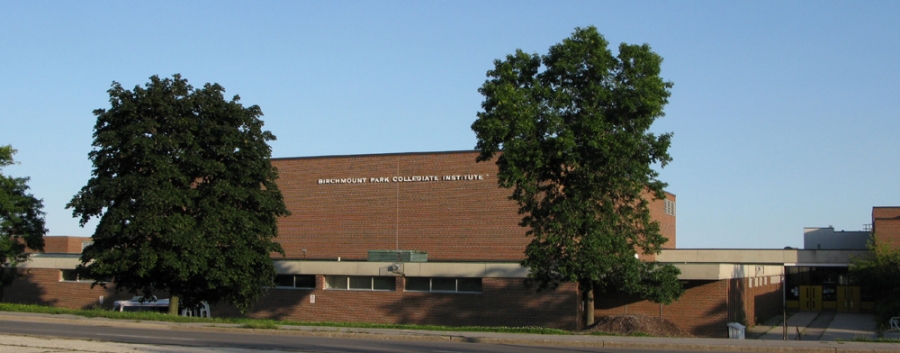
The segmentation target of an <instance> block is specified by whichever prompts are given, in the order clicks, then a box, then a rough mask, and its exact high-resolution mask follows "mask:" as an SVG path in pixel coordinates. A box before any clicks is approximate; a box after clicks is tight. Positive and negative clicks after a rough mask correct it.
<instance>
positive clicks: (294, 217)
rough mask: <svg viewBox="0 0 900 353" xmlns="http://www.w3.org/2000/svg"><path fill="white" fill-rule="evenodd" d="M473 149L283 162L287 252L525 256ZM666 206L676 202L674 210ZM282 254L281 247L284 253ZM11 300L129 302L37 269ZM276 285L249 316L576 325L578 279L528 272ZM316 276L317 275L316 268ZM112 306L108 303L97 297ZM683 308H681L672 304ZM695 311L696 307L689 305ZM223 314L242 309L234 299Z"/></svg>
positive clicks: (660, 210)
mask: <svg viewBox="0 0 900 353" xmlns="http://www.w3.org/2000/svg"><path fill="white" fill-rule="evenodd" d="M476 155H477V153H476V152H474V151H461V152H441V153H410V154H385V155H364V156H338V157H313V158H289V159H275V160H273V161H272V163H273V165H274V166H275V167H276V168H278V170H279V175H280V178H279V179H278V185H279V188H280V189H281V192H282V193H283V195H284V201H285V204H286V206H287V208H288V209H289V210H290V211H291V212H292V214H291V215H290V216H288V217H283V218H281V219H279V220H278V222H279V223H278V227H279V236H278V238H277V239H276V240H277V241H278V242H279V243H281V245H282V247H283V248H284V250H285V252H286V259H285V260H296V261H304V260H306V261H312V260H318V261H337V260H338V259H339V258H340V259H341V260H342V261H344V262H347V261H365V260H366V259H367V256H368V251H369V250H393V249H403V250H418V251H425V252H427V254H428V262H446V263H450V264H451V265H452V263H462V262H466V263H472V262H487V263H497V262H507V263H508V262H518V261H520V260H522V259H523V257H524V249H525V246H526V245H527V244H528V242H529V241H530V238H529V237H527V236H526V234H525V232H526V230H525V229H524V228H522V227H520V226H519V225H518V224H519V221H520V220H521V215H519V214H518V212H517V209H518V207H517V206H516V204H515V203H514V202H512V201H509V199H508V195H509V194H510V192H511V191H510V190H508V189H504V188H500V187H499V186H498V185H497V179H496V172H497V166H496V165H495V164H494V163H493V162H484V163H476V162H475V157H476ZM666 196H667V200H668V201H669V204H668V205H667V203H666V202H665V201H663V200H655V201H651V203H650V211H651V216H652V217H653V218H654V219H655V220H657V221H658V222H659V223H660V228H661V231H662V234H663V235H664V236H665V237H667V238H668V239H669V242H668V243H667V244H666V245H665V248H674V247H675V236H676V234H675V214H674V202H675V195H672V194H666ZM667 206H668V209H667ZM46 239H47V242H46V243H47V246H46V249H45V252H46V253H48V254H50V253H80V251H81V246H82V242H83V241H86V240H89V239H86V238H70V237H47V238H46ZM278 258H279V260H281V257H280V255H278ZM28 271H29V272H28V273H27V275H26V276H25V277H24V278H23V279H21V280H18V281H16V283H15V284H14V285H13V286H12V287H10V288H8V289H7V291H6V292H7V293H6V295H5V296H4V297H3V298H2V300H3V301H7V302H17V303H35V304H46V305H53V306H59V307H67V308H89V307H95V306H100V307H105V308H111V307H112V302H113V299H115V300H118V299H125V298H130V297H131V295H130V294H125V293H120V294H114V293H113V292H112V289H109V290H107V289H103V288H100V287H95V288H93V289H91V288H90V283H86V282H67V281H61V280H60V271H59V269H46V268H32V269H28ZM310 274H311V275H316V288H315V289H280V288H276V289H272V290H269V292H268V293H267V294H266V295H265V296H264V297H263V298H262V299H261V300H260V301H259V302H258V303H257V304H256V307H255V308H253V309H252V311H251V312H249V313H247V315H249V316H252V317H259V318H275V319H283V320H296V321H333V322H377V323H415V324H438V325H466V326H544V327H555V328H565V329H574V328H576V325H577V323H578V317H579V315H578V314H579V313H578V310H579V300H578V298H577V291H576V286H575V285H574V284H563V285H561V286H560V287H559V288H557V289H556V290H553V291H548V290H545V291H541V292H536V290H535V289H534V288H528V287H526V286H525V284H524V283H525V281H524V279H523V278H511V277H500V278H498V277H484V278H481V281H482V282H481V292H480V293H436V292H415V291H405V278H404V277H396V280H395V281H396V289H395V290H393V291H364V290H337V289H325V284H324V283H325V276H323V275H322V274H321V273H310ZM307 275H309V274H307ZM100 296H103V297H104V303H103V304H102V305H101V304H100V303H99V297H100ZM673 305H678V304H677V303H676V304H673ZM688 310H690V308H688ZM213 311H214V312H215V313H216V314H215V315H216V316H233V315H238V314H239V313H238V312H237V311H236V310H234V309H233V308H229V307H227V306H222V305H220V306H217V307H214V308H213Z"/></svg>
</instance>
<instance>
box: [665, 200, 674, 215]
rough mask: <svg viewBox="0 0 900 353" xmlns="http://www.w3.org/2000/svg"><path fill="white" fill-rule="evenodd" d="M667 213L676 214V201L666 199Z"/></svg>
mask: <svg viewBox="0 0 900 353" xmlns="http://www.w3.org/2000/svg"><path fill="white" fill-rule="evenodd" d="M666 214H667V215H670V216H674V215H675V201H672V200H669V199H666Z"/></svg>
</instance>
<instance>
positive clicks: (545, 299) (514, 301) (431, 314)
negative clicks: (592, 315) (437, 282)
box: [212, 276, 578, 329]
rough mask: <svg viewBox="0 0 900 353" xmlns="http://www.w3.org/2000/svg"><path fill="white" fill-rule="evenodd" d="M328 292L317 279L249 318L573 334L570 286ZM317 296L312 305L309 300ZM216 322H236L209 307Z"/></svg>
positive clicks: (505, 281) (275, 295)
mask: <svg viewBox="0 0 900 353" xmlns="http://www.w3.org/2000/svg"><path fill="white" fill-rule="evenodd" d="M396 283H397V289H396V290H395V291H357V290H351V291H347V290H328V289H323V288H324V276H317V278H316V289H315V290H303V289H272V290H269V292H268V293H267V294H266V295H265V296H264V297H263V298H262V299H261V300H260V301H259V302H257V304H256V306H255V307H254V308H253V309H252V310H251V311H250V312H248V313H247V316H250V317H255V318H271V319H277V320H293V321H303V322H367V323H384V324H433V325H448V326H543V327H555V328H563V329H574V328H575V316H576V311H577V308H578V302H577V294H576V291H575V285H574V284H565V285H562V286H560V287H559V288H557V289H556V290H553V291H548V290H545V291H542V292H539V293H538V292H536V291H535V290H534V289H530V288H526V287H525V285H524V284H523V283H524V279H521V278H484V279H483V281H482V293H480V294H474V293H425V292H404V291H403V288H404V279H403V278H402V277H397V279H396ZM313 295H314V296H315V303H312V302H311V300H310V298H311V296H313ZM212 310H213V313H214V315H217V316H240V313H239V312H237V310H235V309H234V308H232V307H229V306H227V305H217V306H214V307H213V309H212Z"/></svg>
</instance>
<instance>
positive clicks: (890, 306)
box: [850, 236, 900, 325]
mask: <svg viewBox="0 0 900 353" xmlns="http://www.w3.org/2000/svg"><path fill="white" fill-rule="evenodd" d="M872 239H873V241H872V242H870V243H869V251H870V254H869V256H864V257H859V258H854V259H852V260H851V263H850V279H851V280H852V281H853V283H855V284H858V285H860V287H862V290H863V291H864V292H865V293H870V294H871V295H872V296H873V297H874V299H875V316H876V319H877V322H879V323H881V324H882V325H884V324H886V323H887V322H888V320H889V319H890V318H891V317H895V316H900V248H898V247H897V245H895V244H891V243H885V244H877V243H876V242H875V241H874V240H875V239H877V238H876V237H874V236H873V237H872Z"/></svg>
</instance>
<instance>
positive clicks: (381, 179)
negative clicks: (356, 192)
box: [319, 174, 485, 184]
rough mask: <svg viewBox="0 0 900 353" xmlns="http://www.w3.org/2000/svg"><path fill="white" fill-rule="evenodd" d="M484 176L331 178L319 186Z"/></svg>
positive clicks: (320, 181) (457, 179) (471, 178)
mask: <svg viewBox="0 0 900 353" xmlns="http://www.w3.org/2000/svg"><path fill="white" fill-rule="evenodd" d="M484 177H485V176H484V175H482V174H465V175H444V176H437V175H413V176H393V177H374V178H331V179H319V184H365V183H409V182H423V181H473V180H484Z"/></svg>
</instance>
